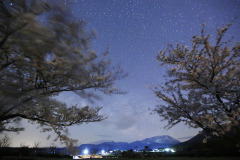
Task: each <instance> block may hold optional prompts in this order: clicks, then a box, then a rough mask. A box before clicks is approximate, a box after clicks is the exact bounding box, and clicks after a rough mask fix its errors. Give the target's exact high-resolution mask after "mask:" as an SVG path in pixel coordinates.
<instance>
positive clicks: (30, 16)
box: [0, 0, 125, 141]
mask: <svg viewBox="0 0 240 160" xmlns="http://www.w3.org/2000/svg"><path fill="white" fill-rule="evenodd" d="M92 38H94V34H92V33H91V32H90V31H88V30H87V29H86V28H85V25H84V23H83V21H81V20H79V19H77V18H76V17H74V16H73V15H72V14H71V11H69V9H68V8H67V7H66V6H64V3H61V1H58V4H56V3H55V2H53V1H45V0H43V1H41V0H10V1H8V0H3V1H0V59H1V61H0V132H3V131H15V132H17V131H22V130H23V129H24V126H23V127H19V126H18V125H14V124H15V123H17V122H19V121H20V120H21V119H27V120H29V121H32V122H36V123H38V124H39V125H40V126H41V127H42V130H43V131H54V132H55V133H57V135H58V137H59V138H60V139H61V140H65V141H67V140H70V138H68V136H67V127H68V126H72V125H80V124H82V123H88V122H97V121H101V120H103V119H104V118H105V117H104V116H102V115H99V111H100V109H101V107H90V106H79V105H74V106H70V107H69V106H67V105H66V104H64V103H61V102H59V101H57V100H56V99H53V97H54V96H57V95H58V94H59V93H61V92H71V91H73V92H75V93H76V94H77V95H79V96H82V97H86V98H92V97H95V95H94V94H93V93H91V92H87V90H90V91H95V90H98V91H101V92H103V93H105V94H114V93H116V94H118V93H122V92H121V91H119V90H118V89H116V88H115V87H114V82H115V80H118V79H121V78H123V77H124V76H125V74H124V73H123V71H122V70H121V68H120V67H118V66H112V65H111V64H110V60H109V59H108V56H107V55H108V53H107V52H106V53H104V54H103V55H102V56H101V55H98V54H96V53H95V52H94V51H93V50H92V49H91V45H90V41H91V39H92Z"/></svg>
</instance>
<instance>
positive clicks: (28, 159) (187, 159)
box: [0, 156, 240, 160]
mask: <svg viewBox="0 0 240 160" xmlns="http://www.w3.org/2000/svg"><path fill="white" fill-rule="evenodd" d="M0 159H1V160H71V158H47V157H44V158H43V157H22V158H20V157H15V156H7V157H1V158H0ZM126 159H127V160H239V159H240V158H239V157H159V158H102V159H97V158H96V159H93V158H91V159H84V160H126Z"/></svg>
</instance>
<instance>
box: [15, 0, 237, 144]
mask: <svg viewBox="0 0 240 160" xmlns="http://www.w3.org/2000/svg"><path fill="white" fill-rule="evenodd" d="M66 3H67V5H69V7H71V11H72V13H73V14H74V15H75V16H76V17H77V18H79V19H83V20H84V21H85V23H86V27H87V29H89V30H94V31H95V32H96V33H97V36H96V39H94V40H93V41H92V48H93V49H94V50H95V51H96V52H97V53H99V54H101V53H104V52H105V51H106V50H107V49H108V50H109V56H110V58H111V60H112V62H113V64H115V65H121V66H122V68H123V69H124V70H125V71H126V72H127V73H128V74H129V75H128V77H127V78H125V79H122V80H120V81H117V82H116V86H117V87H118V88H120V89H122V90H123V91H127V92H128V93H127V94H125V95H112V96H106V95H103V94H99V95H100V96H101V100H96V101H95V103H94V104H92V103H90V102H88V101H87V100H83V99H80V98H79V97H78V96H76V95H74V94H73V93H63V94H61V95H59V97H57V99H59V100H61V101H63V102H66V103H67V104H68V105H71V104H79V105H86V104H89V105H91V106H102V107H103V109H102V111H101V114H103V115H105V116H107V117H108V119H106V120H104V121H102V122H98V123H89V124H84V125H81V126H77V127H70V128H69V131H70V136H71V137H72V138H76V139H78V140H79V144H82V143H89V142H94V141H99V140H113V141H125V142H132V141H135V140H142V139H144V138H148V137H152V136H159V135H165V134H167V135H170V136H172V137H173V138H176V139H179V138H182V137H189V136H194V135H196V134H197V133H198V132H199V130H198V129H190V128H188V127H187V126H185V125H183V124H179V125H177V126H176V127H174V128H172V129H170V130H165V129H164V128H163V127H164V126H165V125H166V122H161V121H160V117H159V116H158V115H156V114H151V112H152V110H153V109H154V107H155V105H156V104H158V103H160V102H159V100H158V99H157V98H156V97H155V95H154V94H153V92H152V91H151V89H149V88H148V87H147V86H154V85H157V84H158V85H161V84H163V83H164V79H166V78H167V77H166V68H160V67H159V64H158V63H157V61H156V55H157V53H158V52H159V50H164V49H165V48H166V45H167V44H168V43H172V44H174V45H175V44H176V43H180V44H183V45H190V44H191V43H190V40H191V38H192V36H193V35H194V34H196V35H199V34H200V31H201V28H202V26H201V24H203V23H204V24H205V26H206V30H207V32H208V33H209V34H211V35H213V36H212V39H213V40H214V35H215V34H216V28H217V27H221V26H222V25H223V24H228V23H230V22H234V24H233V26H232V27H231V28H230V30H229V32H228V33H227V37H228V36H234V40H233V41H234V42H237V41H238V42H240V34H239V33H240V17H238V18H237V19H235V18H236V16H239V15H240V1H239V0H77V1H72V3H71V4H69V3H68V2H66ZM22 124H25V122H22ZM12 135H13V139H12V140H13V146H19V145H20V143H24V144H26V145H29V146H32V145H33V144H34V141H40V142H41V146H50V145H52V144H51V143H52V142H53V139H50V140H49V141H47V140H46V137H47V134H45V133H40V131H39V130H38V129H36V126H34V125H30V124H27V128H26V131H25V132H23V133H20V134H19V135H17V136H15V134H12ZM55 145H59V143H58V142H56V143H55Z"/></svg>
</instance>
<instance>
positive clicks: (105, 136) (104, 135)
mask: <svg viewBox="0 0 240 160" xmlns="http://www.w3.org/2000/svg"><path fill="white" fill-rule="evenodd" d="M97 136H99V137H102V138H111V137H112V136H110V135H106V134H100V135H97Z"/></svg>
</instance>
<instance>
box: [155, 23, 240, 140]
mask: <svg viewBox="0 0 240 160" xmlns="http://www.w3.org/2000/svg"><path fill="white" fill-rule="evenodd" d="M230 26H231V24H229V25H225V26H223V28H218V29H217V35H216V39H215V40H213V39H212V37H211V35H209V34H206V33H205V28H204V27H205V26H204V25H203V28H202V30H201V34H200V36H197V35H194V36H193V37H192V40H191V43H192V46H184V45H180V44H177V46H176V47H174V46H173V45H171V44H170V45H168V46H167V48H166V49H165V50H164V51H160V53H159V54H158V55H157V60H158V61H159V63H160V65H161V66H164V65H168V68H167V75H168V76H169V79H168V80H167V82H166V83H165V84H163V85H160V86H157V87H156V88H155V90H154V92H155V94H156V96H157V97H158V98H160V99H161V100H162V101H161V104H159V105H157V106H156V108H155V111H156V112H157V113H158V114H159V115H160V116H161V117H162V119H163V120H167V121H168V125H167V126H166V127H172V126H174V125H176V124H178V123H179V122H184V123H185V124H187V125H189V126H191V127H197V128H199V127H200V128H202V129H203V130H204V131H206V132H207V133H208V134H210V135H216V136H223V135H226V134H227V133H230V132H231V133H233V134H234V133H235V134H236V133H238V134H239V133H240V132H239V129H240V128H239V126H240V124H239V122H240V116H239V114H240V43H236V44H234V43H233V41H232V39H230V40H226V38H225V37H224V34H225V33H226V32H227V31H228V29H229V27H230ZM238 143H240V141H238Z"/></svg>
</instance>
